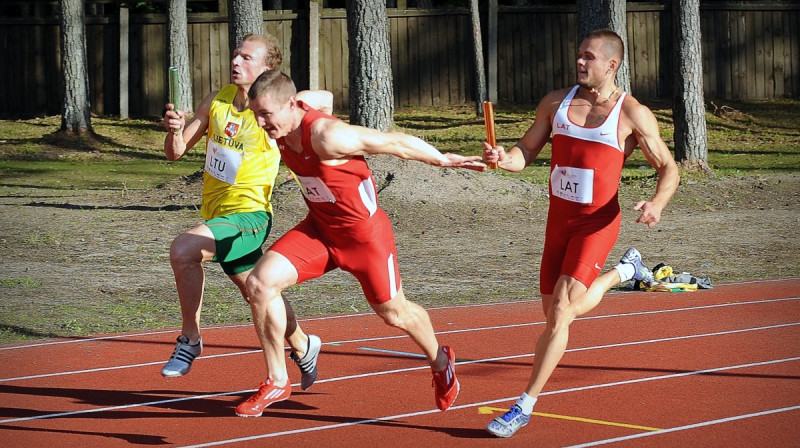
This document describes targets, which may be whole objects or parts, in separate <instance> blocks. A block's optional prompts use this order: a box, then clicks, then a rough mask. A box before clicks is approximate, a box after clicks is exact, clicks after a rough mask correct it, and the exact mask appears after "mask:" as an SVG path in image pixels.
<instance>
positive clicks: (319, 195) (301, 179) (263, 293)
mask: <svg viewBox="0 0 800 448" xmlns="http://www.w3.org/2000/svg"><path fill="white" fill-rule="evenodd" d="M296 94H297V91H296V88H295V85H294V83H293V82H292V80H291V79H290V78H289V77H288V76H286V75H285V74H284V73H282V72H279V71H269V72H265V73H264V74H263V75H261V76H260V77H259V78H258V80H256V82H255V83H254V84H253V86H252V87H251V88H250V92H249V96H250V108H251V109H252V110H253V112H254V113H255V115H256V118H257V120H258V124H259V126H261V127H263V128H264V130H266V131H267V134H269V136H270V137H271V138H274V139H276V140H277V142H278V148H279V149H280V152H281V157H282V158H283V161H284V163H286V166H287V167H289V169H291V170H292V172H293V174H294V176H295V178H296V179H297V182H298V183H299V184H300V186H301V189H302V192H303V196H304V198H305V201H306V204H307V205H308V209H309V213H308V216H306V218H305V219H304V220H303V221H301V222H300V223H299V224H298V225H297V226H295V227H294V228H293V229H291V230H290V231H288V232H287V233H286V234H285V235H284V236H282V237H281V238H280V239H279V240H278V241H276V242H275V243H274V244H273V245H272V246H271V247H270V249H269V250H268V251H267V253H266V254H265V255H264V256H263V257H262V258H261V259H260V260H259V261H258V263H257V264H256V267H255V268H254V269H253V272H252V273H251V275H250V276H249V277H248V279H247V284H246V286H247V291H248V294H249V297H250V304H251V307H252V308H253V320H254V324H255V325H256V326H257V327H258V328H259V331H258V332H257V333H258V334H259V335H264V337H263V338H261V344H262V347H263V349H264V356H265V359H266V363H267V370H268V375H267V380H266V381H264V382H263V383H261V384H260V385H259V389H258V391H257V392H256V393H255V394H254V395H253V396H252V397H250V398H249V399H248V400H246V401H244V402H243V403H241V404H240V405H239V406H238V407H237V408H236V413H237V414H238V415H241V416H259V415H261V413H262V412H263V410H264V408H265V407H267V406H269V405H270V404H272V403H275V402H278V401H282V400H286V399H287V398H289V396H290V394H291V384H290V383H289V382H288V375H287V373H286V362H285V356H284V347H283V335H284V334H285V329H286V326H287V324H288V325H290V326H293V325H296V322H295V321H294V316H293V315H291V314H290V315H289V317H288V319H289V321H288V322H287V312H286V309H285V306H284V301H283V299H282V298H281V291H283V290H284V289H285V288H287V287H289V286H291V285H294V284H297V283H300V282H303V281H305V280H308V279H311V278H315V277H319V276H321V275H323V274H324V273H326V272H328V271H330V270H332V269H335V268H337V267H338V268H341V269H343V270H345V271H348V272H351V273H352V274H353V275H354V276H355V277H356V278H357V279H358V281H359V282H360V283H361V286H362V288H363V290H364V295H365V296H366V298H367V300H368V301H369V304H370V305H371V306H372V308H373V309H374V310H375V312H376V313H377V314H378V315H379V316H380V317H381V318H383V320H384V321H385V322H386V323H387V324H388V325H391V326H393V327H396V328H399V329H401V330H403V331H405V332H406V333H407V334H408V335H409V336H411V338H412V339H413V340H414V342H416V343H417V345H419V347H420V348H421V349H422V351H423V352H424V353H425V356H426V357H427V359H428V362H429V364H430V366H431V369H432V371H433V378H434V381H433V383H434V393H435V397H436V405H437V407H438V408H439V409H441V410H446V409H447V408H449V407H450V405H451V404H452V403H453V401H454V400H455V399H456V396H457V395H458V391H459V387H460V386H459V383H458V380H457V379H456V376H455V356H454V354H453V350H452V349H450V348H449V347H446V346H440V345H439V342H438V341H437V339H436V335H435V334H434V332H433V326H432V325H431V321H430V318H429V317H428V313H427V312H426V311H425V310H424V309H423V308H422V307H420V306H419V305H417V304H415V303H413V302H411V301H409V300H407V299H406V298H405V295H404V294H403V288H402V285H401V282H400V274H399V271H398V266H397V250H396V248H395V240H394V233H393V231H392V226H391V223H390V221H389V218H388V216H387V215H386V213H384V212H383V210H381V209H380V207H378V200H377V190H376V188H375V181H374V180H373V178H372V172H371V171H370V169H369V167H368V166H367V162H366V160H365V159H364V156H366V155H372V154H390V155H393V156H396V157H399V158H403V159H409V160H418V161H421V162H425V163H428V164H430V165H435V166H441V167H460V168H468V169H473V170H478V171H483V170H485V169H486V165H484V164H483V163H481V162H480V159H481V157H480V156H473V157H464V156H459V155H454V154H441V153H440V152H439V151H437V150H436V148H434V147H432V146H431V145H429V144H427V143H425V142H424V141H422V140H421V139H419V138H416V137H412V136H410V135H407V134H403V133H400V132H380V131H376V130H373V129H368V128H365V127H361V126H354V125H350V124H347V123H344V122H341V121H339V120H337V119H336V118H334V117H332V116H330V115H326V114H324V113H321V112H318V111H315V110H313V109H310V108H308V107H307V106H306V105H305V104H303V103H302V102H299V101H297V100H296ZM259 316H266V318H265V319H263V320H262V319H261V318H259Z"/></svg>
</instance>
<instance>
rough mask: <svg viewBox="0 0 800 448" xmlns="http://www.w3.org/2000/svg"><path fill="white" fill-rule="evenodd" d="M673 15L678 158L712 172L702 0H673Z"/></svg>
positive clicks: (674, 108) (675, 129)
mask: <svg viewBox="0 0 800 448" xmlns="http://www.w3.org/2000/svg"><path fill="white" fill-rule="evenodd" d="M672 17H673V22H672V29H673V35H674V36H675V37H674V39H675V42H674V45H673V48H674V52H673V58H674V64H673V67H674V73H673V79H674V84H673V95H674V96H673V102H672V114H673V119H674V133H673V137H674V139H675V158H676V159H677V160H678V161H680V162H681V164H682V165H683V166H686V167H692V168H696V169H699V170H701V171H705V172H710V171H711V169H710V167H709V166H708V145H707V129H706V111H705V102H704V100H703V60H702V52H701V46H700V1H699V0H673V2H672Z"/></svg>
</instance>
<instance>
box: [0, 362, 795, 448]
mask: <svg viewBox="0 0 800 448" xmlns="http://www.w3.org/2000/svg"><path fill="white" fill-rule="evenodd" d="M798 360H800V357H796V358H786V359H775V360H769V361H763V362H755V363H748V364H740V365H735V366H727V367H717V368H713V369H704V370H697V371H694V372H684V373H678V374H670V375H659V376H654V377H647V378H639V379H635V380H627V381H617V382H612V383H605V384H595V385H592V386H584V387H575V388H571V389H563V390H559V391H551V392H546V393H543V394H542V395H555V394H563V393H569V392H577V391H582V390H589V389H598V388H603V387H614V386H620V385H626V384H634V383H642V382H647V381H655V380H664V379H671V378H678V377H684V376H688V375H702V374H707V373H711V372H719V371H724V370H735V369H742V368H748V367H758V366H763V365H768V364H777V363H782V362H791V361H798ZM517 398H518V397H517V396H513V397H506V398H502V399H499V400H492V401H484V402H480V403H469V404H462V405H458V406H452V407H451V408H450V411H453V410H457V409H466V408H475V407H480V406H486V405H489V404H495V403H498V402H503V401H512V400H515V399H517ZM798 407H800V406H794V407H791V408H782V409H778V410H773V411H766V412H769V413H774V412H785V411H786V410H793V409H794V408H798ZM437 412H441V411H439V410H438V409H430V410H426V411H419V412H411V413H406V414H397V415H389V416H385V417H378V418H372V419H363V420H358V421H353V422H347V423H336V424H333V425H324V426H314V427H311V428H299V429H293V430H289V431H279V432H272V433H264V434H256V435H252V436H248V437H239V438H235V439H227V440H217V441H213V442H206V443H199V444H195V445H186V446H184V447H182V448H203V447H209V446H219V445H228V444H233V443H239V442H250V441H253V440H261V439H267V438H273V437H280V436H287V435H295V434H302V433H309V432H316V431H324V430H329V429H338V428H345V427H349V426H356V425H364V424H370V423H377V422H384V421H390V420H399V419H404V418H409V417H417V416H421V415H426V414H433V413H437ZM759 414H763V415H766V414H765V413H759ZM750 415H752V416H757V415H756V414H749V415H748V416H750ZM748 416H744V417H748ZM0 423H2V422H0ZM697 425H702V423H699V424H696V425H694V426H697ZM689 426H693V425H689ZM682 428H685V429H690V428H689V427H688V426H687V427H681V428H673V429H675V430H677V429H682ZM665 431H672V430H661V431H655V432H648V433H645V434H644V435H650V436H651V435H658V434H663V433H664V432H665ZM623 440H624V439H623ZM580 446H592V445H580Z"/></svg>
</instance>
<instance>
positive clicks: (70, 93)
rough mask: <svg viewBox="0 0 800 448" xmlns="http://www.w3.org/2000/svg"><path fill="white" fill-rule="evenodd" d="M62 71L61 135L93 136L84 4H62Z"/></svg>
mask: <svg viewBox="0 0 800 448" xmlns="http://www.w3.org/2000/svg"><path fill="white" fill-rule="evenodd" d="M59 8H60V12H61V69H62V71H63V79H62V81H63V84H62V86H63V88H64V102H63V104H62V107H61V131H64V132H70V133H74V134H84V133H94V131H93V129H92V122H91V107H90V104H89V76H88V73H87V70H86V30H85V27H84V17H85V16H84V10H83V8H84V4H83V0H60V1H59Z"/></svg>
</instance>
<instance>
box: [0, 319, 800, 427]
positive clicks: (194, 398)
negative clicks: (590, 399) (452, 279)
mask: <svg viewBox="0 0 800 448" xmlns="http://www.w3.org/2000/svg"><path fill="white" fill-rule="evenodd" d="M793 325H800V322H797V323H794V324H784V325H777V326H769V327H756V328H752V329H747V330H732V331H728V332H714V333H705V334H698V335H691V336H679V337H671V338H662V339H651V340H644V341H633V342H626V343H617V344H608V345H600V346H593V347H579V348H573V349H567V352H568V353H570V352H578V351H587V350H600V349H604V348H617V347H623V346H633V345H640V344H654V343H659V342H669V341H674V340H682V339H692V338H701V337H709V336H720V335H726V334H734V333H742V332H746V331H760V330H770V329H774V328H782V327H786V326H793ZM532 356H533V353H525V354H519V355H510V356H501V357H495V358H486V359H479V360H472V361H461V362H458V363H456V364H457V365H459V366H461V365H468V364H480V363H489V362H495V361H502V360H509V359H517V358H525V357H532ZM798 359H800V357H797V358H784V359H781V360H777V361H763V362H760V363H753V364H741V365H738V366H731V367H720V368H714V369H706V370H699V371H695V372H682V373H676V374H668V375H660V376H655V377H649V378H650V379H636V380H627V381H621V382H615V383H607V384H605V385H599V386H583V387H579V388H571V389H564V390H562V391H556V392H543V393H542V394H541V395H551V394H555V393H564V392H574V391H579V390H588V389H594V388H597V387H608V386H609V385H614V386H616V385H622V384H629V383H638V382H642V381H652V380H654V379H666V378H675V377H680V376H687V375H695V374H698V373H709V372H714V371H718V370H725V369H734V368H735V369H738V368H743V367H748V366H754V365H766V364H772V363H776V362H786V361H794V360H798ZM428 368H429V367H428V366H419V367H410V368H404V369H395V370H386V371H380V372H368V373H361V374H355V375H346V376H340V377H335V378H327V379H320V380H317V381H316V383H328V382H336V381H345V380H351V379H358V378H367V377H375V376H380V375H389V374H395V373H403V372H411V371H415V370H423V369H428ZM293 386H295V387H296V386H299V383H297V384H293ZM254 391H255V389H251V390H247V391H236V392H224V393H219V394H214V395H200V396H189V397H181V398H172V399H167V400H158V401H150V402H141V403H134V404H130V405H121V406H112V407H103V408H93V409H86V410H79V411H71V412H66V413H53V414H41V415H36V416H30V417H19V418H15V419H10V420H0V424H6V423H14V422H20V421H27V420H38V419H45V418H59V417H63V416H65V415H79V414H85V413H95V412H103V411H113V410H118V409H128V408H133V407H146V406H157V405H160V404H163V403H174V402H180V401H190V400H196V399H202V398H209V397H222V396H228V395H236V394H240V393H247V392H254ZM512 398H515V397H511V398H503V399H500V400H495V401H492V402H488V403H495V402H499V401H508V400H511V399H512Z"/></svg>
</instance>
